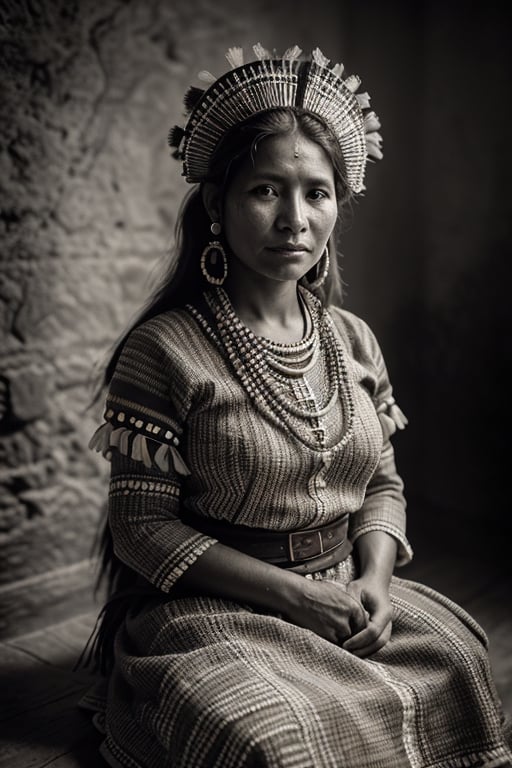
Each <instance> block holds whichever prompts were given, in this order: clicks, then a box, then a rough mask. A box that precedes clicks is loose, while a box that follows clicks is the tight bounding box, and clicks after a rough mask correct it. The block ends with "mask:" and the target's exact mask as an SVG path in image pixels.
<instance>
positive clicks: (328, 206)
mask: <svg viewBox="0 0 512 768" xmlns="http://www.w3.org/2000/svg"><path fill="white" fill-rule="evenodd" d="M337 215H338V205H337V200H336V190H335V184H334V172H333V167H332V163H331V161H330V159H329V157H328V156H327V154H326V152H325V151H324V150H323V149H322V147H320V146H319V145H318V144H316V143H315V142H313V141H311V140H310V139H307V138H305V137H304V136H303V135H302V134H301V133H299V132H296V133H293V134H291V135H282V136H273V137H270V138H268V139H264V140H262V141H261V142H260V143H259V144H258V148H257V151H256V152H255V154H254V159H251V158H248V159H247V160H246V161H245V162H244V163H243V165H242V166H241V167H240V169H239V170H238V172H237V174H236V175H235V177H234V179H233V181H232V183H231V185H230V187H229V189H228V192H227V194H226V197H225V201H224V210H223V227H224V233H225V236H226V240H227V242H228V244H229V248H230V250H231V253H232V254H233V255H234V256H235V259H234V263H233V259H232V258H231V263H230V275H231V276H233V270H232V268H233V267H234V269H235V275H234V277H235V278H236V270H242V272H243V273H245V274H244V276H245V277H246V278H247V277H249V278H251V277H253V278H257V279H261V278H266V279H268V280H272V281H288V280H293V281H297V280H299V279H300V278H301V277H302V276H303V275H305V274H306V273H307V272H308V271H309V270H310V269H311V267H313V266H314V265H315V264H316V263H317V261H318V260H319V259H320V257H321V255H322V253H323V251H324V250H325V247H326V245H327V242H328V240H329V236H330V235H331V232H332V230H333V228H334V225H335V223H336V218H337Z"/></svg>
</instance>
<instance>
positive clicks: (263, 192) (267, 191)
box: [254, 184, 277, 197]
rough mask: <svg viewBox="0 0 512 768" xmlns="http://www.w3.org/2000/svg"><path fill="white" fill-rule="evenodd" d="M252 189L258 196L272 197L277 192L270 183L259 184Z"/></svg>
mask: <svg viewBox="0 0 512 768" xmlns="http://www.w3.org/2000/svg"><path fill="white" fill-rule="evenodd" d="M254 191H255V192H256V194H257V195H258V196H259V197H273V196H274V195H276V194H277V192H276V190H275V189H274V187H272V186H271V185H270V184H261V185H260V186H259V187H256V189H255V190H254Z"/></svg>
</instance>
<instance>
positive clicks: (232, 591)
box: [180, 543, 303, 613]
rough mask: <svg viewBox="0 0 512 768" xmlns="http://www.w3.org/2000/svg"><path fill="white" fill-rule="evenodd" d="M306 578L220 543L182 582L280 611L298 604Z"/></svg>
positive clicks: (203, 556) (196, 588)
mask: <svg viewBox="0 0 512 768" xmlns="http://www.w3.org/2000/svg"><path fill="white" fill-rule="evenodd" d="M302 581H303V577H302V576H299V575H298V574H296V573H293V572H292V571H287V570H285V569H283V568H278V567H277V566H276V565H272V564H270V563H266V562H264V561H263V560H258V559H256V558H254V557H251V556H250V555H246V554H244V553H243V552H239V551H238V550H236V549H232V548H231V547H226V546H224V545H223V544H220V543H217V544H214V545H213V546H211V547H210V548H209V549H208V550H206V552H204V553H203V554H202V555H201V557H199V558H198V559H197V560H196V561H195V562H194V563H193V564H192V565H191V566H189V568H187V570H186V571H185V573H184V574H183V575H182V576H181V578H180V582H181V583H182V584H183V585H184V586H185V587H188V588H191V589H194V590H198V591H200V592H201V593H203V594H209V595H211V596H214V597H223V598H226V599H228V600H235V601H236V602H241V603H249V604H252V605H255V606H258V607H260V608H265V609H267V610H269V611H275V612H277V613H287V611H288V608H289V607H291V606H293V605H295V603H296V602H297V598H298V595H299V592H300V588H301V586H302Z"/></svg>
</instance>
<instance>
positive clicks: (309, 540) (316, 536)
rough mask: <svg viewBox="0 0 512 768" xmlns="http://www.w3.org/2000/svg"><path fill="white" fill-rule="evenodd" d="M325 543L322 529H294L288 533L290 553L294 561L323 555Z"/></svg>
mask: <svg viewBox="0 0 512 768" xmlns="http://www.w3.org/2000/svg"><path fill="white" fill-rule="evenodd" d="M323 552H324V544H323V540H322V534H321V532H320V531H318V530H316V531H294V532H293V533H289V534H288V553H289V556H290V560H291V561H292V563H296V562H297V561H299V560H311V558H313V557H317V556H318V555H322V554H323Z"/></svg>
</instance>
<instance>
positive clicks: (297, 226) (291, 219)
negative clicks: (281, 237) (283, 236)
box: [277, 195, 307, 232]
mask: <svg viewBox="0 0 512 768" xmlns="http://www.w3.org/2000/svg"><path fill="white" fill-rule="evenodd" d="M277 225H278V227H279V228H280V229H288V230H289V231H290V232H304V230H305V229H306V228H307V218H306V214H305V209H304V203H303V201H302V200H301V199H300V197H299V196H298V195H294V196H293V197H289V198H286V199H283V205H282V208H281V210H280V212H279V216H278V219H277Z"/></svg>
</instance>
